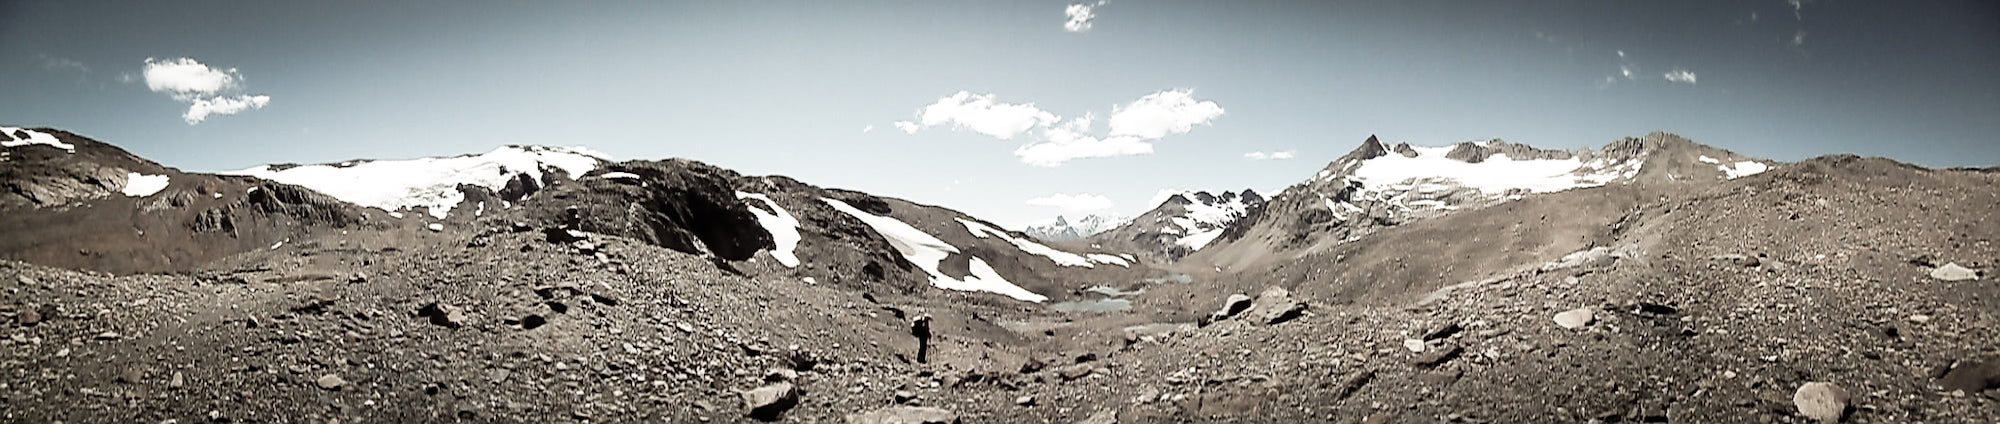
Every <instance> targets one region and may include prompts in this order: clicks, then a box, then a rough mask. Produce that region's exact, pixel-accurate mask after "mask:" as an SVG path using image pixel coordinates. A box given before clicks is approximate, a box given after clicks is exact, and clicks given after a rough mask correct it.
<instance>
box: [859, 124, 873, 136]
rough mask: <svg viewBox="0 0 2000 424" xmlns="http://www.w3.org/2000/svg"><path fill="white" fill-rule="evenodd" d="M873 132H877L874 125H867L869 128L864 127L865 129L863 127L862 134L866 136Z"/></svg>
mask: <svg viewBox="0 0 2000 424" xmlns="http://www.w3.org/2000/svg"><path fill="white" fill-rule="evenodd" d="M873 131H875V125H874V124H869V125H867V126H864V127H861V132H862V133H863V134H866V133H869V132H873Z"/></svg>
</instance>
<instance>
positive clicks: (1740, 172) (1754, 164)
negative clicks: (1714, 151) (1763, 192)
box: [1716, 160, 1771, 180]
mask: <svg viewBox="0 0 2000 424" xmlns="http://www.w3.org/2000/svg"><path fill="white" fill-rule="evenodd" d="M1716 169H1720V170H1722V176H1723V177H1725V178H1729V179H1732V180H1734V179H1737V178H1743V177H1748V176H1751V175H1757V174H1762V173H1764V171H1769V170H1771V166H1770V165H1765V164H1764V163H1763V162H1758V161H1752V160H1746V161H1741V162H1736V163H1734V164H1730V165H1727V166H1725V165H1716Z"/></svg>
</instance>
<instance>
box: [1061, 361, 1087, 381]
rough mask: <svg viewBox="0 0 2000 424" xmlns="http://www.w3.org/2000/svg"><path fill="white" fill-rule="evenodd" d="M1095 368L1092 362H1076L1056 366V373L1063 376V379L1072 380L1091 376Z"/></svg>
mask: <svg viewBox="0 0 2000 424" xmlns="http://www.w3.org/2000/svg"><path fill="white" fill-rule="evenodd" d="M1093 369H1094V368H1093V367H1091V366H1090V364H1076V365H1070V366H1066V367H1061V368H1056V375H1057V376H1060V377H1062V379H1063V381H1070V380H1075V379H1079V378H1084V377H1088V376H1090V373H1091V371H1092V370H1093Z"/></svg>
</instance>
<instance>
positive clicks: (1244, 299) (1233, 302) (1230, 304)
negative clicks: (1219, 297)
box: [1202, 293, 1251, 325]
mask: <svg viewBox="0 0 2000 424" xmlns="http://www.w3.org/2000/svg"><path fill="white" fill-rule="evenodd" d="M1250 305H1251V303H1250V296H1247V295H1243V294H1240V293H1239V294H1232V295H1229V298H1228V299H1223V301H1222V309H1221V310H1217V311H1215V313H1212V314H1209V315H1208V318H1206V319H1203V320H1202V325H1208V324H1211V323H1214V322H1216V321H1222V320H1225V319H1229V318H1230V317H1234V316H1236V314H1239V313H1243V311H1244V310H1248V309H1250Z"/></svg>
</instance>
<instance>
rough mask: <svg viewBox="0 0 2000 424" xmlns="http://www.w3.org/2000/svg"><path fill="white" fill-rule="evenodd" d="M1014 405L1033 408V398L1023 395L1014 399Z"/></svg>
mask: <svg viewBox="0 0 2000 424" xmlns="http://www.w3.org/2000/svg"><path fill="white" fill-rule="evenodd" d="M1014 404H1015V405H1020V406H1035V397H1034V396H1027V395H1023V396H1021V397H1017V398H1014Z"/></svg>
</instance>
